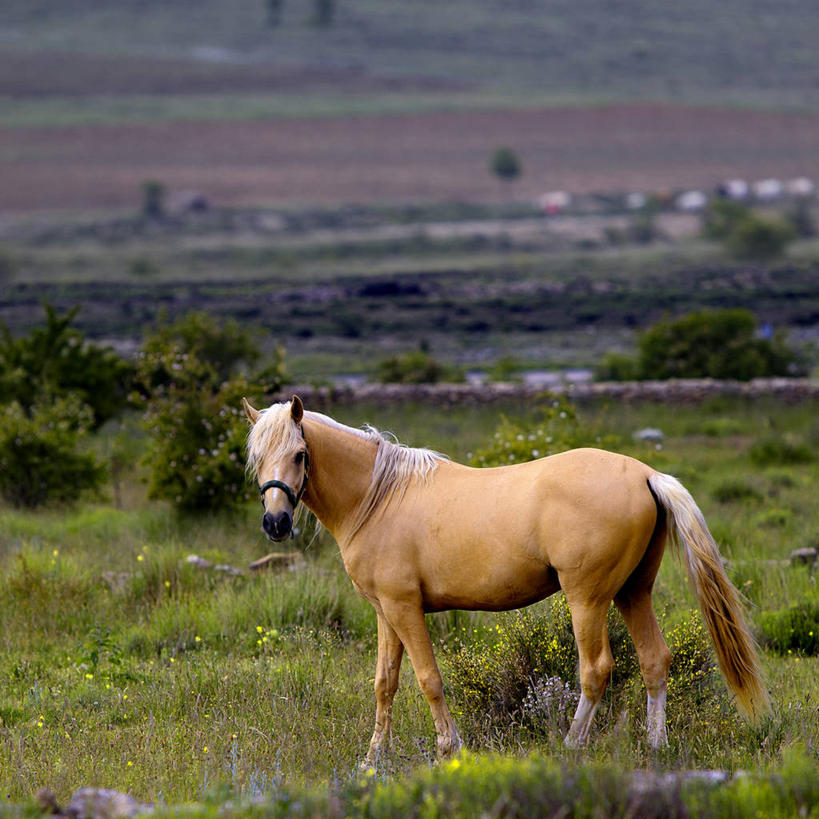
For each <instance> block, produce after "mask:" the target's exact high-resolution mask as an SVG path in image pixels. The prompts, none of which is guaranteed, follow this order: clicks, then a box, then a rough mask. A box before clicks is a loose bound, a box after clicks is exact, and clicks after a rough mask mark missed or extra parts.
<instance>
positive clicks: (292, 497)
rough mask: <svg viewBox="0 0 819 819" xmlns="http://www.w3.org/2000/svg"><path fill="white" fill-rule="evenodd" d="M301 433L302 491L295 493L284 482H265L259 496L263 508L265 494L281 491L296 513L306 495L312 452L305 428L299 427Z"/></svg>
mask: <svg viewBox="0 0 819 819" xmlns="http://www.w3.org/2000/svg"><path fill="white" fill-rule="evenodd" d="M299 430H300V432H301V437H302V438H303V439H304V480H303V481H302V482H301V489H299V491H298V492H294V491H293V489H292V487H290V486H288V485H287V484H286V483H284V481H277V480H272V481H265V482H264V483H263V484H262V485H261V486H260V487H259V496H260V500H261V502H262V506H264V493H265V492H267V490H268V489H281V490H282V492H284V494H285V495H287V500H289V501H290V505H291V506H292V507H293V511H294V512H295V511H296V507H297V506H298V505H299V501H300V500H301V496H302V495H303V494H304V490H305V489H307V479H308V477H309V475H308V474H307V473H308V472H309V470H310V450H309V449H308V448H307V439H306V438H305V437H304V427H299Z"/></svg>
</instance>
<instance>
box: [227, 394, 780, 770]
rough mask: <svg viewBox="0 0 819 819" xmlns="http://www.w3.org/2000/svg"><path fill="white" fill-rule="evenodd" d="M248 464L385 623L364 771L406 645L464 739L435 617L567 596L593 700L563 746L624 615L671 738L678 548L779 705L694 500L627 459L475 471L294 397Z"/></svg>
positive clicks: (721, 628)
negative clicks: (327, 542)
mask: <svg viewBox="0 0 819 819" xmlns="http://www.w3.org/2000/svg"><path fill="white" fill-rule="evenodd" d="M242 400H243V405H244V410H245V413H246V415H247V418H248V420H249V422H250V429H249V433H248V439H247V470H248V473H249V475H250V476H251V477H255V478H256V479H257V481H258V483H259V492H260V496H261V500H262V506H263V509H264V511H263V517H262V528H263V530H264V532H265V533H266V535H267V537H268V538H269V539H270V540H273V541H280V540H283V539H284V538H286V537H288V536H289V535H290V533H291V530H292V526H293V517H294V514H295V513H296V510H297V508H298V507H299V504H300V503H301V504H302V505H303V506H306V507H308V508H309V509H310V510H311V511H312V512H314V513H315V515H316V517H317V518H318V520H319V522H320V523H321V524H322V525H323V526H324V527H325V528H326V529H327V530H328V531H329V532H330V533H331V534H332V535H333V536H334V538H335V540H336V541H337V543H338V546H339V548H340V550H341V557H342V559H343V562H344V567H345V569H346V571H347V574H348V575H349V577H350V579H351V580H352V583H353V585H354V587H355V588H356V590H357V591H358V593H359V594H360V595H361V596H362V597H363V598H364V599H366V600H367V601H368V602H369V603H370V604H372V606H373V608H374V609H375V612H376V616H377V621H378V655H377V663H376V672H375V700H376V713H375V728H374V731H373V735H372V738H371V740H370V744H369V749H368V751H367V755H366V757H365V759H364V762H363V763H362V764H363V765H364V766H365V767H368V766H369V767H372V766H374V765H375V764H376V761H377V759H378V758H379V755H380V754H383V753H385V752H386V751H387V750H388V748H389V743H390V729H391V718H392V705H393V698H394V697H395V693H396V691H397V689H398V676H399V669H400V666H401V659H402V657H403V654H404V651H405V650H406V652H407V654H408V655H409V658H410V661H411V663H412V666H413V669H414V671H415V676H416V678H417V681H418V684H419V686H420V688H421V691H422V692H423V694H424V696H425V698H426V700H427V703H428V704H429V708H430V710H431V712H432V718H433V722H434V724H435V731H436V734H437V751H438V755H439V757H442V758H444V757H447V756H450V755H451V754H453V753H455V752H456V751H457V750H458V749H459V748H460V747H461V745H462V743H461V739H460V737H459V735H458V731H457V729H456V727H455V723H454V722H453V720H452V716H451V714H450V711H449V709H448V707H447V704H446V700H445V699H444V689H443V681H442V678H441V674H440V672H439V670H438V665H437V663H436V661H435V656H434V654H433V649H432V643H431V641H430V636H429V632H428V631H427V626H426V622H425V619H424V615H425V613H427V612H437V611H443V610H447V609H466V610H484V611H505V610H509V609H515V608H520V607H523V606H526V605H529V604H531V603H534V602H536V601H538V600H542V599H543V598H545V597H547V596H549V595H551V594H554V593H555V592H557V591H558V590H561V589H562V591H563V593H564V594H565V596H566V600H567V601H568V604H569V608H570V611H571V618H572V629H573V631H574V636H575V640H576V642H577V650H578V655H579V660H580V687H581V696H580V699H579V702H578V705H577V710H576V713H575V715H574V718H573V720H572V723H571V726H570V728H569V731H568V733H567V735H566V737H565V744H566V745H567V746H569V747H571V748H580V747H582V746H584V745H585V744H586V743H587V741H588V738H589V731H590V728H591V725H592V719H593V717H594V714H595V711H596V710H597V708H598V706H599V705H600V700H601V698H602V696H603V692H604V690H605V688H606V684H607V682H608V679H609V676H610V673H611V670H612V667H613V664H614V661H613V658H612V653H611V648H610V646H609V639H608V633H607V629H606V614H607V611H608V608H609V606H610V604H611V602H612V601H614V603H615V605H616V606H617V608H618V609H619V610H620V612H621V614H622V616H623V618H624V620H625V622H626V625H627V627H628V630H629V633H630V635H631V638H632V640H633V641H634V645H635V648H636V650H637V655H638V658H639V663H640V670H641V673H642V677H643V680H644V682H645V687H646V691H647V696H648V708H647V738H648V742H649V743H650V745H651V746H653V747H655V748H658V747H661V746H665V745H667V744H668V736H667V730H666V718H665V712H666V680H667V677H668V669H669V665H670V663H671V653H670V652H669V650H668V646H667V645H666V643H665V641H664V639H663V636H662V634H661V633H660V628H659V626H658V624H657V619H656V617H655V614H654V610H653V607H652V602H651V594H652V588H653V585H654V581H655V578H656V576H657V571H658V569H659V567H660V561H661V560H662V557H663V553H664V550H665V545H666V541H668V540H671V542H672V543H674V544H675V545H676V546H677V547H678V549H679V550H680V551H682V553H683V555H684V558H685V563H686V565H687V569H688V574H689V576H690V579H691V581H692V584H693V587H694V590H695V592H696V596H697V598H698V601H699V604H700V609H701V612H702V615H703V619H704V620H705V623H706V625H707V629H708V632H709V634H710V637H711V640H712V642H713V644H714V648H715V652H716V656H717V660H718V664H719V667H720V670H721V672H722V675H723V677H724V678H725V682H726V684H727V686H728V688H729V689H730V691H731V692H732V693H733V694H734V697H735V700H736V704H737V706H738V708H739V710H740V711H741V712H742V713H743V714H744V715H745V716H746V717H748V718H750V719H752V720H758V719H759V718H760V717H762V716H763V715H764V714H765V713H767V711H768V710H769V707H770V702H769V696H768V692H767V689H766V687H765V683H764V678H763V675H762V671H761V667H760V662H759V657H758V655H757V652H756V648H755V644H754V640H753V638H752V636H751V633H750V631H749V629H748V626H747V625H746V622H745V619H744V616H743V612H742V606H741V603H740V598H739V594H738V592H737V590H736V589H735V588H734V587H733V585H732V584H731V582H730V581H729V579H728V577H727V575H726V574H725V570H724V568H723V565H722V560H721V558H720V554H719V551H718V548H717V544H716V542H715V541H714V539H713V537H712V536H711V534H710V532H709V530H708V526H707V524H706V522H705V519H704V517H703V515H702V513H701V511H700V510H699V508H698V507H697V505H696V503H695V502H694V499H693V498H692V496H691V495H690V493H689V492H688V491H687V490H686V489H685V488H684V487H683V485H682V484H681V483H680V482H679V481H678V480H677V479H676V478H674V477H672V476H670V475H664V474H662V473H660V472H657V471H655V470H654V469H652V468H651V467H649V466H647V465H646V464H644V463H642V462H640V461H638V460H635V459H634V458H630V457H627V456H624V455H618V454H615V453H612V452H608V451H604V450H599V449H591V448H584V449H574V450H570V451H568V452H562V453H559V454H557V455H552V456H549V457H546V458H541V459H540V460H536V461H530V462H528V463H521V464H515V465H509V466H502V467H495V468H487V469H474V468H471V467H467V466H463V465H461V464H458V463H455V462H454V461H451V460H450V459H448V458H447V457H446V456H444V455H441V454H440V453H438V452H434V451H432V450H429V449H420V448H411V447H407V446H404V445H401V444H398V443H396V442H393V441H390V440H387V439H386V438H385V437H383V436H382V435H381V434H380V433H379V432H378V430H376V429H375V428H373V427H369V426H368V427H365V428H363V429H353V428H352V427H348V426H345V425H343V424H341V423H339V422H337V421H335V420H333V419H332V418H330V417H328V416H326V415H323V414H320V413H316V412H308V411H305V409H304V406H303V404H302V401H301V400H300V399H299V398H298V396H293V398H292V400H291V401H288V402H284V403H278V404H273V405H272V406H270V407H268V408H267V409H263V410H256V409H254V408H253V407H252V406H251V405H250V404H249V403H248V402H247V400H246V399H242Z"/></svg>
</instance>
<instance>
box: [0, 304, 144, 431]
mask: <svg viewBox="0 0 819 819" xmlns="http://www.w3.org/2000/svg"><path fill="white" fill-rule="evenodd" d="M44 308H45V314H46V315H45V318H46V320H45V324H43V325H39V326H36V327H34V328H32V330H31V332H30V333H29V334H28V335H27V336H23V337H22V338H19V339H15V338H14V337H13V336H12V335H11V332H10V331H9V329H8V327H6V326H5V325H2V324H0V402H1V403H10V402H13V401H16V402H18V403H19V404H20V406H21V407H22V408H23V409H24V410H25V411H29V410H30V409H31V408H32V407H33V406H34V404H35V403H36V402H37V401H39V400H43V401H45V400H49V399H54V398H55V397H65V396H67V395H70V394H74V395H76V396H77V398H78V399H79V401H80V402H81V403H82V404H85V405H87V406H89V407H90V408H91V410H92V413H93V415H92V421H91V424H92V426H94V427H98V426H100V425H101V424H103V423H104V422H105V421H106V420H108V419H109V418H111V417H113V416H114V415H116V414H117V413H118V412H119V411H120V410H121V409H123V407H124V406H125V404H126V401H127V396H128V390H129V381H130V378H131V373H132V369H131V367H130V365H129V364H127V363H126V362H125V361H124V360H123V359H122V358H120V357H119V356H118V355H117V354H116V353H115V352H114V351H113V350H111V349H110V348H108V347H100V346H98V345H96V344H92V343H89V342H87V341H86V340H85V338H84V336H83V334H82V333H81V332H80V331H79V330H76V329H74V328H72V327H71V322H72V321H73V320H74V317H75V316H76V315H77V311H78V309H79V308H77V307H75V308H73V309H72V310H69V311H68V312H67V313H65V314H64V315H62V316H60V315H58V314H57V312H56V310H55V309H54V308H53V307H52V306H51V305H48V304H46V305H44Z"/></svg>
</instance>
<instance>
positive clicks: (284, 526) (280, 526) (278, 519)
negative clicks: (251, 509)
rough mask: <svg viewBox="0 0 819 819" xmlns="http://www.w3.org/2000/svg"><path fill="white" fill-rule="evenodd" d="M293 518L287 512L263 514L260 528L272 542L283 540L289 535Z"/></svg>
mask: <svg viewBox="0 0 819 819" xmlns="http://www.w3.org/2000/svg"><path fill="white" fill-rule="evenodd" d="M292 525H293V518H292V516H291V515H290V513H289V512H284V511H282V512H276V513H275V514H274V513H272V512H265V513H264V517H262V528H263V529H264V530H265V532H266V533H267V534H268V535H269V536H270V537H271V538H273V539H274V540H283V539H284V538H286V537H287V535H289V534H290V528H291V527H292Z"/></svg>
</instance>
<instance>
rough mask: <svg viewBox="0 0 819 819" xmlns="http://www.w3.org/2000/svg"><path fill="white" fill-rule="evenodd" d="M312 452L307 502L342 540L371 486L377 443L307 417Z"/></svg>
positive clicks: (332, 532)
mask: <svg viewBox="0 0 819 819" xmlns="http://www.w3.org/2000/svg"><path fill="white" fill-rule="evenodd" d="M304 436H305V439H306V440H307V445H308V447H309V450H310V479H309V482H308V485H307V491H306V492H305V495H304V501H305V503H306V505H307V506H308V507H309V508H310V510H311V511H312V512H314V513H315V515H316V517H317V518H318V519H319V520H320V521H321V523H322V524H323V525H324V527H325V528H326V529H328V530H329V531H330V532H331V534H332V535H333V536H334V537H335V538H336V540H337V541H339V542H340V541H341V539H342V538H343V536H344V532H345V528H346V526H345V524H346V523H347V522H348V521H350V520H351V519H352V516H353V513H354V512H355V510H356V509H357V508H358V506H359V504H360V503H361V500H362V499H363V497H364V495H365V494H366V492H367V488H368V487H369V485H370V479H371V477H372V473H373V465H374V464H375V455H376V450H377V445H376V443H375V442H374V441H371V440H368V439H367V438H365V437H363V436H360V435H357V434H356V433H355V432H354V431H352V430H350V431H347V430H345V429H340V428H337V427H333V426H331V425H329V424H325V423H322V422H321V421H318V420H315V419H311V418H309V417H307V416H305V419H304Z"/></svg>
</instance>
